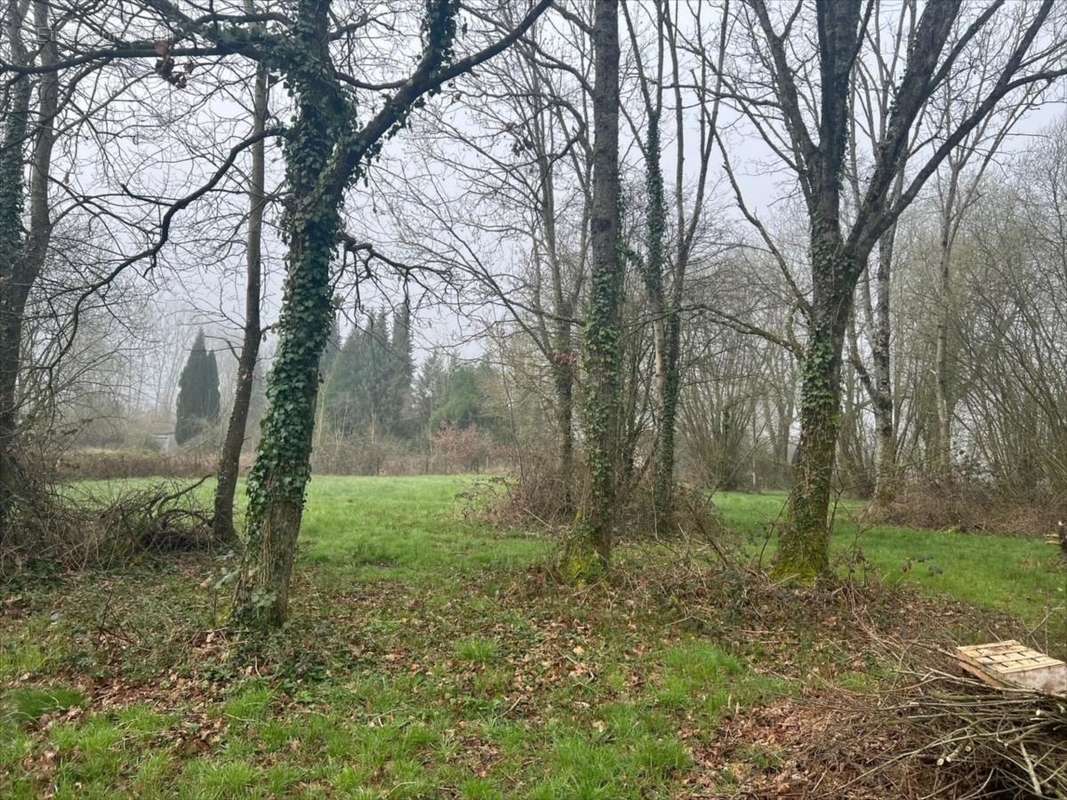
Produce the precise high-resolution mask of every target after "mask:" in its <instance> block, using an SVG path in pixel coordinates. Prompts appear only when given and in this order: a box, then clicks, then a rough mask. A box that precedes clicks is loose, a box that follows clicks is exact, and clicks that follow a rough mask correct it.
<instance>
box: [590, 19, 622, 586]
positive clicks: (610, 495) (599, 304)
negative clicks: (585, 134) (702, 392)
mask: <svg viewBox="0 0 1067 800" xmlns="http://www.w3.org/2000/svg"><path fill="white" fill-rule="evenodd" d="M593 50H594V58H595V73H596V78H595V81H596V82H595V87H594V93H593V119H594V131H595V142H594V148H593V172H594V176H593V204H592V206H593V207H592V213H591V222H590V236H591V241H590V244H591V246H592V255H593V259H592V271H591V276H590V277H591V280H590V292H589V311H588V318H587V321H586V330H585V360H586V369H587V371H588V375H589V386H588V409H587V415H586V428H587V431H588V449H589V467H590V471H591V473H592V486H591V493H592V496H591V500H590V508H589V513H588V519H587V520H586V522H587V525H588V535H589V539H590V543H591V545H592V546H593V548H594V549H595V550H596V553H597V555H598V556H599V558H600V560H601V562H602V563H603V564H604V565H605V566H606V565H607V564H608V562H609V560H610V557H611V546H612V534H613V530H612V529H613V526H614V519H615V514H614V512H615V495H616V486H617V475H616V472H617V469H618V460H619V454H618V453H619V446H618V445H619V441H618V439H619V391H620V380H619V368H620V364H619V347H620V331H619V307H620V300H621V298H620V295H621V294H622V263H621V259H620V258H619V235H620V230H619V200H620V197H619V6H618V2H617V0H596V6H595V9H594V22H593Z"/></svg>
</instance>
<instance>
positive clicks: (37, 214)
mask: <svg viewBox="0 0 1067 800" xmlns="http://www.w3.org/2000/svg"><path fill="white" fill-rule="evenodd" d="M22 9H23V10H22V11H21V12H20V11H19V5H18V4H16V3H11V4H10V5H9V11H10V13H11V18H9V19H8V20H7V35H8V42H9V45H10V49H11V55H12V59H13V61H14V62H15V63H18V64H22V65H29V64H30V63H31V57H30V54H29V52H28V51H27V50H26V48H25V46H24V44H23V41H22V32H21V29H22V25H23V22H24V19H23V16H22V15H23V14H24V13H25V6H22ZM50 16H51V14H50V7H49V3H48V2H47V1H46V0H35V2H34V3H33V22H34V28H35V29H36V30H37V32H38V36H40V37H43V38H42V41H41V43H40V51H39V52H40V61H39V65H40V66H42V67H49V66H51V65H54V64H55V63H56V62H57V61H58V53H57V51H56V45H55V40H54V36H55V34H54V31H53V30H52V25H51V19H50ZM31 89H32V82H31V81H30V78H29V77H28V76H25V75H22V76H19V77H17V78H16V79H15V80H14V85H13V88H12V91H11V93H10V95H9V97H10V99H9V103H10V105H6V106H5V108H4V110H5V112H6V114H5V116H6V119H5V121H4V139H3V145H2V147H3V149H2V150H0V337H2V341H0V545H3V543H4V540H5V539H6V538H7V537H6V534H7V530H8V525H9V523H10V514H11V507H12V503H13V501H14V498H15V496H16V493H17V491H18V484H19V479H20V475H21V470H20V467H19V464H18V456H17V448H18V441H17V440H18V382H19V372H20V370H21V367H22V324H23V319H24V316H25V311H26V302H27V300H28V299H29V296H30V291H31V289H32V288H33V285H34V283H35V282H36V281H37V277H38V275H39V274H40V271H41V267H42V266H43V265H44V261H45V256H46V255H47V253H48V245H49V242H50V241H51V236H52V221H51V217H50V212H49V208H48V188H49V182H50V173H51V166H52V149H53V147H54V145H55V139H56V133H55V127H54V123H55V118H56V114H57V113H58V110H59V75H58V73H57V72H56V71H54V70H46V71H45V72H44V73H43V74H42V75H41V77H40V79H39V84H38V89H37V96H38V97H37V114H36V116H37V124H36V125H35V126H34V132H33V133H34V140H33V148H32V153H31V164H30V166H31V173H30V183H29V198H28V199H29V206H30V209H29V210H30V213H29V225H28V235H27V236H25V238H24V237H23V234H22V225H23V219H22V211H23V203H24V195H25V183H24V177H23V174H24V172H23V153H24V152H25V150H24V147H25V144H26V141H27V138H28V137H29V135H30V100H31V94H32V92H31Z"/></svg>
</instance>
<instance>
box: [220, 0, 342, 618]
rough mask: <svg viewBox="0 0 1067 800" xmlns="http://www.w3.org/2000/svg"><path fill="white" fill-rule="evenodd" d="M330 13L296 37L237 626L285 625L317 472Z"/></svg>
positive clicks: (334, 136)
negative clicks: (271, 355) (271, 354)
mask: <svg viewBox="0 0 1067 800" xmlns="http://www.w3.org/2000/svg"><path fill="white" fill-rule="evenodd" d="M329 7H330V3H329V0H301V2H300V3H299V6H298V12H297V13H298V20H297V23H296V38H297V39H298V40H299V45H300V47H299V50H300V51H301V52H302V53H303V54H304V60H303V61H302V62H301V63H299V64H294V65H293V68H292V70H291V71H290V73H289V78H290V81H291V82H292V85H293V90H294V92H295V94H296V100H297V116H296V120H295V122H294V124H293V126H292V129H291V131H290V133H289V137H288V139H287V141H286V145H285V163H286V180H287V183H288V186H289V189H290V192H291V197H290V208H289V210H288V212H287V219H286V222H285V235H286V237H287V239H288V246H289V251H288V259H287V264H286V280H285V293H284V296H283V298H282V309H281V314H280V317H279V320H278V327H277V330H278V351H277V353H276V355H275V360H274V366H273V368H272V369H271V372H270V376H269V378H268V381H267V398H268V401H269V403H270V406H269V408H268V410H267V414H266V417H265V418H264V420H263V433H262V437H261V439H260V443H259V447H258V449H257V451H256V461H255V464H254V466H253V467H252V470H251V474H250V475H249V478H248V524H247V531H248V535H247V542H246V545H245V557H244V562H243V565H242V569H241V574H240V577H239V579H238V584H237V588H236V591H235V595H234V606H233V618H234V619H235V620H236V621H238V622H240V623H244V624H249V625H253V626H259V627H265V626H275V625H279V624H281V623H282V622H283V621H284V619H285V614H286V609H287V606H288V599H289V597H288V593H289V579H290V576H291V573H292V569H293V559H294V557H295V554H296V537H297V534H298V533H299V531H300V520H301V517H302V515H303V508H304V494H305V491H306V489H307V483H308V480H309V478H310V476H311V466H310V464H311V440H312V433H313V430H314V426H315V400H316V396H317V393H318V388H319V357H320V355H321V353H322V351H323V349H324V348H325V347H326V342H327V341H328V339H329V337H330V330H331V327H332V325H333V309H332V305H331V294H332V292H331V286H330V262H331V260H332V257H333V254H334V249H335V246H336V242H337V236H338V233H339V231H340V214H339V209H340V205H341V200H342V195H341V192H342V190H343V184H341V185H340V186H339V187H338V188H337V189H336V190H335V191H323V190H322V188H321V186H320V179H321V176H322V175H323V174H324V171H325V170H326V168H327V166H328V164H329V161H330V157H331V155H332V154H333V152H334V148H335V147H336V145H337V143H338V142H339V141H340V140H341V138H342V136H343V135H344V133H345V130H346V127H347V124H348V119H349V115H348V108H347V106H346V104H345V103H344V101H343V99H342V96H341V95H340V93H339V92H338V91H337V86H336V79H335V78H334V76H333V68H332V65H331V63H330V61H329V53H328V49H327V48H328V37H327V24H328V21H329V13H328V12H329Z"/></svg>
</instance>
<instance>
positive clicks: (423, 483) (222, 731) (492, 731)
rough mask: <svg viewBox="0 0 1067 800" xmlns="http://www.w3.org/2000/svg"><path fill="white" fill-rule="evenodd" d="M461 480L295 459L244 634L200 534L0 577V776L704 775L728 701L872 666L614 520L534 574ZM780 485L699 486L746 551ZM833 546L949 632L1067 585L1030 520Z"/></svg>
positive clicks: (666, 782) (611, 781) (279, 784)
mask: <svg viewBox="0 0 1067 800" xmlns="http://www.w3.org/2000/svg"><path fill="white" fill-rule="evenodd" d="M466 483H467V480H466V479H461V478H445V477H426V478H404V479H399V478H398V479H391V478H380V479H362V478H315V479H314V480H313V482H312V490H311V496H310V499H309V504H308V509H307V515H306V523H305V527H304V531H303V534H302V538H301V557H300V562H299V569H298V574H297V577H296V581H295V585H294V587H293V598H294V601H293V606H292V609H291V618H290V621H289V624H288V625H287V627H286V628H285V629H284V630H283V631H281V632H279V633H277V634H275V635H273V636H272V637H270V638H268V639H266V640H263V641H249V640H245V639H242V638H241V637H240V636H237V635H235V634H233V633H231V632H228V631H226V630H225V629H224V628H223V627H222V620H223V618H224V611H225V602H226V599H227V594H228V586H227V584H226V581H225V577H226V576H227V575H228V574H230V573H231V572H232V564H231V563H230V561H228V560H227V559H225V558H223V557H218V558H208V557H204V556H185V557H178V558H171V559H167V560H163V561H150V562H146V563H144V564H141V565H137V566H131V567H129V568H128V569H126V570H123V571H121V572H108V573H101V572H93V573H87V574H78V575H41V574H34V575H26V576H23V577H21V578H19V579H18V580H17V581H12V582H9V583H8V584H6V585H3V586H2V587H0V692H2V699H0V796H2V797H5V798H8V797H11V798H30V797H38V796H41V795H44V794H53V795H54V796H56V797H69V798H75V797H77V798H94V797H100V798H111V797H117V796H127V797H139V798H152V797H178V798H238V797H240V798H245V797H247V798H256V797H262V798H273V797H323V798H326V797H329V798H333V797H354V798H468V799H469V800H486V799H488V798H505V797H506V798H530V799H531V800H534V799H537V800H548V799H550V798H560V799H561V800H562V798H568V800H570V799H571V798H622V799H623V800H625V798H635V800H636V798H657V797H658V798H668V797H685V796H705V795H694V794H693V791H694V790H693V788H692V787H694V786H700V787H704V788H705V789H706V788H707V787H713V788H712V789H711V790H712V791H715V792H718V793H721V794H722V795H724V796H726V795H729V794H730V793H731V792H734V791H737V784H736V780H735V777H734V775H733V774H732V773H731V772H730V770H729V769H725V768H724V767H723V765H721V764H718V763H711V762H710V761H709V760H708V757H707V755H706V754H707V753H710V752H714V748H715V742H716V737H717V736H718V735H719V734H718V732H719V731H720V730H721V729H722V727H723V726H724V725H725V724H726V723H727V722H728V721H730V720H732V719H735V718H737V717H738V716H739V715H744V714H746V713H747V712H748V710H750V709H753V708H755V707H758V706H763V705H765V704H767V703H771V702H776V701H778V700H780V699H781V698H783V697H800V696H802V695H804V694H805V693H807V692H810V691H813V690H816V689H818V690H823V689H825V688H826V687H827V686H840V687H842V688H847V689H850V690H855V689H856V688H857V687H860V688H862V687H865V686H869V685H871V684H872V683H876V682H877V680H878V678H879V671H880V669H881V667H880V665H879V664H878V663H877V661H876V660H875V659H871V658H868V657H866V656H865V655H864V653H863V650H862V648H858V647H856V646H854V645H853V644H850V636H851V632H850V631H849V630H848V628H849V625H848V620H847V619H843V618H837V616H839V615H836V616H835V615H829V614H825V615H823V616H822V617H813V618H812V619H811V620H810V622H809V621H805V618H804V617H803V616H796V617H791V618H790V619H789V621H788V624H786V623H782V622H778V621H776V619H777V617H776V616H775V614H776V613H777V612H775V611H774V609H771V608H769V607H766V606H765V605H761V603H763V601H762V600H761V601H758V602H756V601H753V602H752V603H751V604H750V605H749V606H746V607H745V608H748V609H750V610H751V611H752V613H754V614H759V615H760V619H759V623H760V629H761V630H762V632H761V633H757V632H754V631H756V630H757V628H756V626H755V625H754V624H753V620H752V619H746V618H744V614H745V613H748V612H747V611H739V610H738V609H739V608H741V607H740V606H737V605H735V606H734V607H733V609H732V610H731V611H730V612H729V613H727V611H726V610H723V612H722V613H721V614H720V613H719V606H727V605H730V603H726V602H723V601H722V599H721V598H732V594H736V593H732V592H731V591H728V590H726V589H723V588H722V587H714V586H709V587H707V592H708V597H711V598H714V599H713V600H709V601H708V603H707V604H706V605H701V600H700V597H701V596H702V595H701V594H700V592H699V591H698V588H699V587H695V586H693V585H692V580H690V579H689V578H688V577H686V576H685V575H680V576H679V575H674V574H673V573H671V569H672V565H671V563H670V559H671V556H668V554H666V553H662V554H660V556H656V555H654V554H652V555H650V553H654V551H653V550H650V549H648V548H641V549H637V548H633V549H631V548H628V547H623V548H621V550H620V553H619V558H618V559H617V562H616V564H615V566H614V573H615V574H614V576H613V578H612V580H611V581H610V582H608V583H602V584H582V585H577V586H571V585H565V584H560V583H556V582H553V581H552V580H551V579H550V578H549V577H547V576H548V573H549V572H550V570H549V569H546V568H545V567H546V565H549V564H550V563H551V562H552V559H553V545H552V543H551V542H549V541H547V540H545V539H543V538H539V537H536V536H531V535H528V534H527V533H525V532H521V531H516V532H513V533H499V532H496V531H493V530H490V529H488V528H486V527H485V526H483V525H481V524H479V523H477V522H474V521H470V520H467V519H465V518H464V516H463V515H462V513H460V509H459V507H458V505H459V504H457V500H456V495H457V493H458V492H460V491H461V490H462V489H463V488H464V486H465V485H466ZM782 499H783V498H782V497H780V496H773V495H772V496H747V495H726V496H722V497H719V498H717V502H718V505H719V508H720V510H721V512H722V514H723V516H724V519H725V521H726V522H727V523H728V524H729V525H730V526H732V527H733V528H735V529H737V530H738V531H739V532H740V533H739V541H738V545H739V549H740V551H741V552H745V553H747V554H748V555H750V556H751V557H752V558H754V559H758V558H759V555H760V553H761V551H762V550H763V547H762V545H763V531H764V530H765V526H766V525H767V524H768V523H769V522H770V521H772V520H773V519H774V517H775V516H776V514H777V511H778V508H779V507H780V505H781V502H782ZM860 551H862V554H863V556H864V558H863V559H859V558H858V554H859V552H860ZM835 552H836V555H837V556H838V564H839V568H840V569H841V570H842V571H847V570H849V569H853V570H854V571H862V570H864V569H866V570H869V571H870V572H871V573H872V575H874V574H877V575H879V576H881V577H882V579H884V580H886V581H888V582H890V583H908V584H914V585H915V586H916V587H918V588H919V589H920V590H921V591H922V592H924V593H927V594H929V595H934V596H945V597H948V598H955V599H957V600H962V601H965V602H967V603H969V604H972V605H975V606H979V607H981V608H982V609H983V611H982V612H981V613H979V614H975V615H970V614H968V613H958V614H956V616H955V617H954V623H953V624H954V625H955V629H956V631H957V633H958V634H959V635H960V636H975V637H976V636H982V635H990V634H995V633H999V632H1000V631H1001V630H1002V629H1003V628H1004V626H1009V627H1010V626H1011V625H1012V619H1013V618H1017V619H1019V620H1022V621H1023V622H1026V623H1031V624H1036V623H1037V622H1039V621H1041V620H1042V619H1043V618H1044V617H1045V616H1047V615H1048V613H1049V611H1050V610H1051V609H1054V608H1055V607H1056V604H1057V603H1058V604H1059V606H1060V607H1062V605H1063V603H1064V595H1063V588H1064V583H1065V581H1064V577H1063V573H1062V572H1057V570H1058V569H1059V568H1058V566H1057V565H1056V563H1055V560H1054V559H1055V551H1054V548H1051V547H1048V546H1046V545H1043V544H1042V543H1037V542H1032V541H1028V540H1023V539H1017V538H1006V537H1005V538H1001V537H993V536H967V535H964V534H938V533H932V532H929V531H910V530H905V529H897V528H876V529H872V530H869V531H859V529H856V528H854V527H852V523H847V522H845V523H843V524H842V525H840V526H839V533H838V535H837V536H836V538H835ZM762 555H763V558H764V561H766V560H767V559H768V558H769V556H770V552H769V550H768V551H766V552H763V553H762ZM709 574H710V573H709ZM646 575H655V576H656V581H657V582H656V583H655V584H654V585H648V584H646V583H643V581H645V576H646ZM665 576H666V577H665ZM220 579H221V584H222V585H221V586H219V583H220ZM716 592H721V594H716ZM901 596H902V597H904V598H905V600H904V602H905V603H910V602H912V600H911V599H908V598H913V597H914V598H915V599H914V602H916V603H922V602H926V601H925V600H922V599H921V598H920V596H919V595H918V594H915V593H911V592H906V593H903V594H902V595H901ZM937 602H941V601H940V600H938V601H937ZM798 605H799V604H798ZM952 607H953V608H954V609H958V607H957V606H952ZM1005 615H1007V616H1005ZM902 616H907V614H905V615H902ZM911 616H914V614H912V615H911ZM733 758H734V760H735V762H736V761H738V760H739V761H742V762H745V763H746V764H747V765H748V768H749V769H752V770H761V771H767V770H773V769H775V768H776V766H775V765H776V764H778V763H779V761H780V754H778V753H776V752H773V751H772V750H768V749H767V747H764V746H762V745H759V744H758V743H752V744H750V745H747V746H745V747H742V748H739V749H738V750H737V752H736V754H735V755H734V756H733ZM734 768H735V769H736V764H735V766H734ZM709 796H713V795H709Z"/></svg>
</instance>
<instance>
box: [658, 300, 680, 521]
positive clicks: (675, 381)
mask: <svg viewBox="0 0 1067 800" xmlns="http://www.w3.org/2000/svg"><path fill="white" fill-rule="evenodd" d="M664 323H665V328H666V330H665V331H664V336H663V339H664V341H663V347H664V350H665V352H664V356H663V375H662V377H659V376H657V382H656V385H657V392H658V395H659V397H658V403H659V427H658V428H657V429H656V466H655V470H656V474H655V490H654V492H655V494H654V497H655V502H656V519H657V524H660V525H662V524H666V523H669V521H670V519H671V516H672V514H673V513H674V461H675V446H674V429H675V427H676V425H677V419H678V392H679V390H680V388H681V376H680V375H679V371H678V358H679V354H680V351H681V338H682V325H681V319H680V318H679V316H678V310H677V309H676V308H675V307H673V306H672V307H671V308H670V310H668V311H667V318H666V319H665V320H664ZM657 360H658V359H657Z"/></svg>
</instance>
